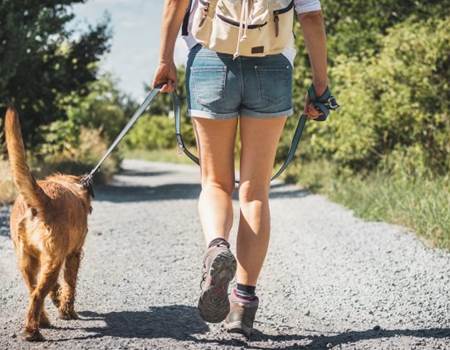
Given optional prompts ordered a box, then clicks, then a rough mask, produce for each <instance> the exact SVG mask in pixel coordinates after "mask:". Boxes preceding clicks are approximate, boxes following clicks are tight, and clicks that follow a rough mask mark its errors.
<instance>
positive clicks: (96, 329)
mask: <svg viewBox="0 0 450 350" xmlns="http://www.w3.org/2000/svg"><path fill="white" fill-rule="evenodd" d="M96 192H97V197H96V200H95V204H94V212H93V215H92V216H91V219H90V233H89V235H88V239H87V243H86V246H85V257H84V260H83V263H82V268H81V272H80V280H79V287H78V299H77V303H76V306H77V309H78V311H79V313H80V315H81V317H82V319H81V320H78V321H70V322H65V321H60V320H56V319H55V315H56V313H55V310H54V309H53V307H49V308H48V309H49V310H50V316H51V319H52V320H54V321H53V323H54V326H55V328H54V329H49V330H43V334H44V336H45V337H46V338H47V340H48V341H47V342H45V343H42V344H36V345H29V344H27V343H24V342H22V341H21V340H20V332H21V326H22V321H23V318H24V313H25V308H26V301H27V297H26V292H25V286H24V283H23V282H22V280H21V278H20V276H19V272H18V269H17V267H16V258H15V255H14V253H13V250H12V244H11V241H10V239H9V230H8V228H7V215H8V209H7V208H2V209H1V210H0V292H1V294H0V349H2V350H3V349H28V348H30V349H243V348H251V349H328V348H332V349H450V254H449V253H446V252H443V251H439V250H433V249H429V248H426V247H424V245H423V244H422V243H421V242H420V241H418V240H417V239H416V238H415V237H414V236H413V235H412V234H409V233H408V232H406V231H405V230H404V229H402V228H401V227H396V226H392V225H388V224H384V223H372V222H364V221H362V220H359V219H357V218H355V217H354V216H353V215H352V213H351V211H349V210H346V209H344V208H342V207H341V206H339V205H336V204H333V203H330V202H329V201H328V200H326V199H325V198H324V197H322V196H318V195H312V194H310V193H308V192H305V191H302V190H301V189H299V188H297V187H295V186H288V185H282V184H277V185H275V186H274V188H273V190H272V194H271V197H272V200H271V210H272V216H273V219H272V227H273V229H272V241H271V246H270V251H269V255H268V258H267V262H266V266H265V269H264V271H263V275H262V278H261V281H260V285H259V286H258V293H259V296H260V299H261V307H260V311H258V315H257V323H256V328H257V330H258V331H257V333H256V336H255V337H254V340H252V341H251V342H247V341H245V340H244V339H242V338H236V337H231V336H229V335H228V334H224V333H223V331H222V330H221V328H220V326H219V325H209V324H206V323H204V322H203V321H202V320H201V319H200V318H199V316H198V314H197V309H196V303H197V296H198V293H199V282H200V281H199V279H200V267H201V260H202V254H203V239H202V235H201V231H200V225H199V222H198V219H197V209H196V199H197V196H198V194H199V185H198V169H196V168H195V167H190V166H184V165H171V164H162V163H148V162H143V161H126V162H124V171H123V173H122V174H121V175H118V176H117V177H116V178H115V182H114V183H113V184H111V185H108V186H103V187H100V186H99V187H98V188H97V191H96ZM236 204H237V203H236ZM235 210H236V211H235V213H236V219H237V214H238V211H237V206H235ZM235 222H237V221H235ZM235 227H236V225H235ZM233 232H235V228H234V230H233ZM49 304H50V303H48V305H49ZM49 306H51V305H49Z"/></svg>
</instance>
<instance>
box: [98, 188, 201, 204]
mask: <svg viewBox="0 0 450 350" xmlns="http://www.w3.org/2000/svg"><path fill="white" fill-rule="evenodd" d="M199 195H200V185H197V184H168V185H160V186H154V187H150V186H126V185H120V184H117V185H115V184H111V185H103V186H98V188H97V189H96V191H95V200H96V201H100V202H102V201H104V202H114V203H127V202H151V201H158V200H180V199H196V198H198V196H199Z"/></svg>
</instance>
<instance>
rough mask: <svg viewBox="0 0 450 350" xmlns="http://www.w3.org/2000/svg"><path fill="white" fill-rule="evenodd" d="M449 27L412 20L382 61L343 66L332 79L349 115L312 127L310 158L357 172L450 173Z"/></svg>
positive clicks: (346, 61)
mask: <svg viewBox="0 0 450 350" xmlns="http://www.w3.org/2000/svg"><path fill="white" fill-rule="evenodd" d="M449 26H450V18H447V19H443V20H435V19H430V20H427V21H424V22H421V23H414V22H412V21H406V22H404V23H401V24H400V25H398V26H395V27H393V28H392V29H391V30H390V31H389V33H388V35H387V36H386V37H385V38H383V39H382V48H381V51H380V53H379V54H376V55H375V56H370V53H369V52H368V53H367V57H366V58H365V59H363V60H361V61H359V60H356V59H350V58H348V57H343V56H342V57H341V58H340V59H338V64H337V65H336V66H335V67H334V68H333V69H332V71H331V73H332V76H333V78H334V80H335V87H336V94H337V96H338V97H339V101H340V103H341V104H342V109H341V111H340V112H339V113H338V114H335V115H333V116H332V118H330V119H329V121H327V122H326V123H309V125H308V128H309V133H310V134H312V136H311V137H310V140H309V145H308V149H309V152H310V154H309V156H310V158H317V157H325V158H327V159H331V160H333V161H335V162H336V164H337V165H338V166H341V167H346V168H348V169H351V170H352V171H356V172H357V171H361V170H363V171H366V170H371V169H374V168H376V167H379V166H382V167H387V168H389V169H388V170H392V171H393V170H398V169H397V168H399V167H401V168H402V171H404V172H405V173H406V174H423V173H428V172H431V173H440V174H443V173H446V172H448V170H449V169H450V144H449V142H448V135H449V134H450V119H449V103H450V90H449V81H450V68H449V67H450V61H449V56H448V52H449V50H450V32H449V31H448V27H449ZM400 164H401V165H400Z"/></svg>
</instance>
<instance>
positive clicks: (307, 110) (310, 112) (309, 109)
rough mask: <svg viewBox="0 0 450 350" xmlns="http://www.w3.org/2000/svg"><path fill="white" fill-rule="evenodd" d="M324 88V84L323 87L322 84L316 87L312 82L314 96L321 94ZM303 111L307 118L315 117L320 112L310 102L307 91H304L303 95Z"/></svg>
mask: <svg viewBox="0 0 450 350" xmlns="http://www.w3.org/2000/svg"><path fill="white" fill-rule="evenodd" d="M326 89H327V87H326V85H325V86H324V87H323V86H319V87H316V85H315V84H314V90H315V93H316V96H321V95H322V94H323V93H324V92H325V90H326ZM303 113H304V114H306V116H307V117H308V118H309V119H316V118H318V117H319V116H320V114H321V113H320V112H319V111H318V110H317V109H316V108H314V105H313V104H312V103H311V101H310V98H309V94H308V93H306V96H305V107H304V108H303Z"/></svg>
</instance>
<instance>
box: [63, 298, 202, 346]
mask: <svg viewBox="0 0 450 350" xmlns="http://www.w3.org/2000/svg"><path fill="white" fill-rule="evenodd" d="M79 314H80V315H81V316H82V317H83V319H84V320H100V321H103V322H105V323H106V325H105V327H90V328H84V331H86V332H88V333H93V334H91V335H87V336H86V337H80V338H77V339H78V340H81V339H90V338H102V337H115V338H171V339H177V340H195V338H193V337H192V335H193V334H204V333H206V332H208V331H209V327H208V326H207V324H206V323H205V322H203V320H202V319H201V318H200V316H199V315H198V310H197V308H195V307H192V306H186V305H170V306H157V307H156V306H155V307H151V308H150V310H149V311H119V312H108V313H104V314H99V313H96V312H91V311H84V312H80V313H79ZM66 340H69V339H66ZM70 340H72V339H70Z"/></svg>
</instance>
